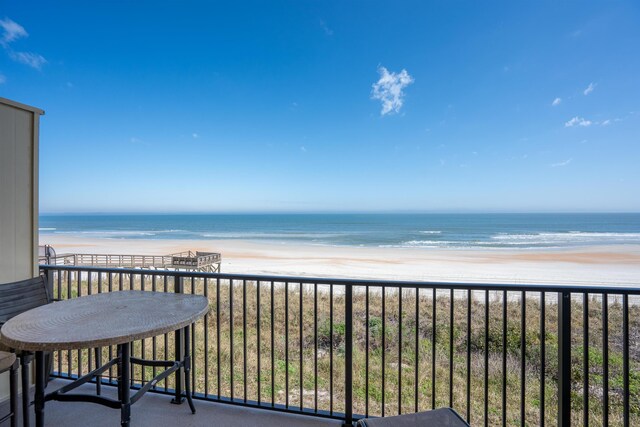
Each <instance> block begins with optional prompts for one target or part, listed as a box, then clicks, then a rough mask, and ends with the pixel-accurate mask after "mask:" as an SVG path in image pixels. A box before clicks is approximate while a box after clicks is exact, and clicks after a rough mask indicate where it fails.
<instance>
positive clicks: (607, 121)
mask: <svg viewBox="0 0 640 427" xmlns="http://www.w3.org/2000/svg"><path fill="white" fill-rule="evenodd" d="M600 124H601V125H602V126H609V125H610V124H611V120H610V119H607V120H605V121H603V122H602V123H600Z"/></svg>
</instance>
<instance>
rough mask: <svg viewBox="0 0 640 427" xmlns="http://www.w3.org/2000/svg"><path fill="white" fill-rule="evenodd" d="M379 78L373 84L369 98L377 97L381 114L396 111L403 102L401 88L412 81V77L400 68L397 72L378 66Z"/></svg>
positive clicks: (398, 110)
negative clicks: (380, 104)
mask: <svg viewBox="0 0 640 427" xmlns="http://www.w3.org/2000/svg"><path fill="white" fill-rule="evenodd" d="M378 73H380V79H379V80H378V81H377V82H375V83H374V84H373V86H372V87H373V90H372V91H371V99H378V100H380V102H381V103H382V110H380V114H381V115H383V116H384V115H387V114H391V113H398V112H400V109H401V108H402V104H403V103H404V100H403V98H404V92H403V89H404V88H406V87H407V86H409V85H410V84H411V83H413V81H414V80H413V77H411V76H410V75H409V73H407V70H404V69H403V70H402V71H400V72H399V73H394V72H391V73H390V72H389V71H388V70H387V69H386V68H385V67H382V66H380V67H378Z"/></svg>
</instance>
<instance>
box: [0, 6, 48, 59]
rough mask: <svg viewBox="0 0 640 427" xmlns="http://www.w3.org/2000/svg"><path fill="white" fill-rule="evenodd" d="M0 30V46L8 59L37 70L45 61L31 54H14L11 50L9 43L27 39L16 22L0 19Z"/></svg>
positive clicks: (38, 55) (24, 31)
mask: <svg viewBox="0 0 640 427" xmlns="http://www.w3.org/2000/svg"><path fill="white" fill-rule="evenodd" d="M0 28H1V29H2V35H1V36H0V46H2V47H3V48H4V50H5V51H6V52H7V55H9V58H11V59H13V60H14V61H16V62H20V63H21V64H25V65H28V66H29V67H32V68H35V69H36V70H39V69H41V68H42V66H43V65H44V64H46V63H47V60H46V59H44V57H43V56H42V55H40V54H37V53H32V52H16V51H14V50H13V48H11V46H10V45H11V43H13V42H14V41H16V40H18V39H21V38H24V37H28V36H29V33H27V30H25V29H24V27H23V26H22V25H20V24H18V23H17V22H14V21H12V20H11V19H9V18H5V19H0Z"/></svg>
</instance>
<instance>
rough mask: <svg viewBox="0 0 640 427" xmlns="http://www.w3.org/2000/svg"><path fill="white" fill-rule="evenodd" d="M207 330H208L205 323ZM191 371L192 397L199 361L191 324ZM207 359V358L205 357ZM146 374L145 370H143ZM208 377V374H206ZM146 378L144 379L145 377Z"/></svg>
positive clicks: (192, 292) (193, 279) (193, 293)
mask: <svg viewBox="0 0 640 427" xmlns="http://www.w3.org/2000/svg"><path fill="white" fill-rule="evenodd" d="M195 293H196V284H195V277H193V276H191V295H195ZM204 327H205V329H206V328H207V326H206V323H205V326H204ZM142 354H143V356H142V358H143V359H144V340H143V344H142ZM191 356H192V357H191V369H190V370H189V375H190V376H191V396H193V395H194V394H195V390H196V372H197V370H198V360H197V357H196V324H195V323H192V324H191ZM205 357H206V356H205ZM143 372H144V368H143ZM205 376H206V373H205ZM143 378H144V377H143Z"/></svg>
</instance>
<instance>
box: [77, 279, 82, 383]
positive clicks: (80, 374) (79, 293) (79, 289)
mask: <svg viewBox="0 0 640 427" xmlns="http://www.w3.org/2000/svg"><path fill="white" fill-rule="evenodd" d="M76 287H77V288H78V295H77V296H78V297H81V296H82V272H81V271H78V272H77V273H76ZM77 354H78V378H79V377H81V376H82V350H78V351H77Z"/></svg>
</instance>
